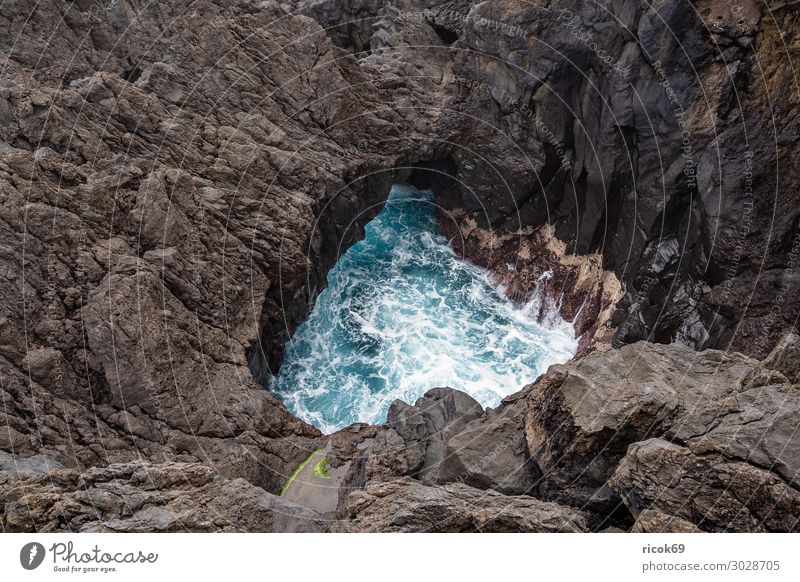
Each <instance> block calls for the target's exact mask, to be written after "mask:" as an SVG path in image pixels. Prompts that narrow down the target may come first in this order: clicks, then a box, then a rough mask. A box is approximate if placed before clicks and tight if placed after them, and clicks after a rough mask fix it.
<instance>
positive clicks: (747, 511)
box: [611, 439, 800, 532]
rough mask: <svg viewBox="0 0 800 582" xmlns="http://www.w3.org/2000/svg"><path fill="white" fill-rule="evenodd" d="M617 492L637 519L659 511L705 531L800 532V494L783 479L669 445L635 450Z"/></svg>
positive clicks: (615, 480)
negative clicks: (642, 515) (649, 511)
mask: <svg viewBox="0 0 800 582" xmlns="http://www.w3.org/2000/svg"><path fill="white" fill-rule="evenodd" d="M611 487H613V488H614V490H616V491H618V492H619V493H620V495H622V497H623V499H624V500H625V503H626V505H627V506H628V507H629V508H630V509H631V511H632V513H633V514H634V515H635V516H641V514H642V512H644V511H645V510H656V511H659V512H661V513H665V514H667V515H670V516H674V517H677V518H681V519H683V520H686V521H688V522H690V523H693V524H696V526H697V527H698V528H700V529H701V530H703V531H741V532H748V531H749V532H758V531H782V532H792V531H800V492H798V491H797V490H796V489H794V488H793V487H791V486H789V485H788V484H787V483H786V482H785V481H783V480H782V479H781V478H780V477H778V476H777V475H775V474H774V473H770V472H768V471H765V470H763V469H759V468H757V467H755V466H753V465H750V464H747V463H742V462H739V461H730V460H728V459H726V458H725V457H724V456H722V455H720V454H719V453H706V454H695V453H693V452H692V451H691V450H690V449H688V448H686V447H682V446H680V445H677V444H674V443H669V442H667V441H665V440H663V439H650V440H646V441H644V442H640V443H636V444H634V445H631V447H630V449H629V452H628V454H627V455H626V456H625V458H624V459H623V460H622V461H621V462H620V464H619V467H618V468H617V470H616V472H615V473H614V476H613V477H612V479H611Z"/></svg>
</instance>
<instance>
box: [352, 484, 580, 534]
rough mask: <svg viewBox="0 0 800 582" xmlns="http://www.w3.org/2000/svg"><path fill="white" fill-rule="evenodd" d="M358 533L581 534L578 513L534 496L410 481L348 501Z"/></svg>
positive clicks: (375, 486)
mask: <svg viewBox="0 0 800 582" xmlns="http://www.w3.org/2000/svg"><path fill="white" fill-rule="evenodd" d="M347 511H348V514H347V517H348V521H347V522H344V523H341V524H340V526H339V527H341V528H343V529H344V530H345V531H357V532H470V531H473V532H474V531H477V532H581V531H586V516H585V514H583V513H582V512H580V511H577V510H574V509H570V508H565V507H562V506H559V505H557V504H555V503H548V502H545V501H540V500H538V499H534V498H532V497H525V496H518V497H508V496H505V495H501V494H500V493H497V492H495V491H480V490H478V489H474V488H472V487H469V486H467V485H464V484H461V483H452V484H449V485H443V486H427V485H423V484H421V483H419V482H417V481H414V480H411V479H401V480H398V481H394V482H389V483H372V484H370V485H369V486H368V487H367V488H366V489H365V490H363V491H355V492H353V493H351V494H350V495H349V496H348V498H347Z"/></svg>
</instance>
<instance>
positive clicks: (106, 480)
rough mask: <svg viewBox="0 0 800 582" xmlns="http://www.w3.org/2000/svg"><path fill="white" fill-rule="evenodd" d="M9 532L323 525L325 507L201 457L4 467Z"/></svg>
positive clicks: (1, 519) (316, 528)
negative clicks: (8, 471) (229, 474)
mask: <svg viewBox="0 0 800 582" xmlns="http://www.w3.org/2000/svg"><path fill="white" fill-rule="evenodd" d="M0 485H2V487H0V523H2V526H3V530H4V531H10V532H245V531H249V532H256V531H260V532H321V531H326V530H327V529H328V526H327V524H326V522H325V520H324V519H323V518H322V517H321V516H320V515H319V514H316V513H314V512H313V511H310V510H308V509H305V508H303V507H300V506H298V505H294V504H292V503H289V502H287V501H285V500H283V499H282V498H280V497H278V496H276V495H272V494H270V493H267V492H266V491H264V490H263V489H260V488H258V487H255V486H253V485H251V484H250V483H249V482H247V481H245V480H244V479H234V480H227V479H224V478H223V477H221V476H220V475H218V474H216V473H215V472H214V471H213V470H212V469H210V468H208V467H205V466H203V465H200V464H197V463H161V464H155V465H154V464H150V463H147V462H134V463H126V464H115V465H109V466H108V467H105V468H102V469H90V470H89V471H87V472H85V473H83V474H81V473H79V472H77V471H73V470H55V471H51V472H49V473H47V474H43V475H27V476H20V477H12V478H9V477H6V476H4V475H3V474H2V473H0Z"/></svg>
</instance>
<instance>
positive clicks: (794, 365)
mask: <svg viewBox="0 0 800 582" xmlns="http://www.w3.org/2000/svg"><path fill="white" fill-rule="evenodd" d="M763 363H764V367H766V368H768V369H770V370H775V371H776V372H780V373H781V374H783V375H784V376H785V377H786V378H787V379H788V380H789V382H790V383H791V384H798V383H800V336H798V335H797V334H795V333H790V334H786V336H785V337H784V338H783V339H782V340H781V341H780V342H778V344H777V345H776V346H775V347H774V348H773V349H772V351H771V352H770V353H769V355H767V357H766V358H765V359H764V362H763Z"/></svg>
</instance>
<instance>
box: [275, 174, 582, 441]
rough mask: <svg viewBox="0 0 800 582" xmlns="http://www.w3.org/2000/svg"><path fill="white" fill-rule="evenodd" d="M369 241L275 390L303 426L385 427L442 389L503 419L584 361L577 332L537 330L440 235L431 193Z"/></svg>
mask: <svg viewBox="0 0 800 582" xmlns="http://www.w3.org/2000/svg"><path fill="white" fill-rule="evenodd" d="M365 231H366V232H365V237H364V239H363V240H362V241H360V242H358V243H356V244H355V245H353V246H352V247H351V248H350V249H349V250H348V251H347V252H346V253H344V254H343V255H342V257H341V258H340V259H339V261H338V262H337V263H336V265H335V266H334V268H333V269H332V270H331V272H330V273H329V275H328V287H327V289H325V290H324V291H323V292H322V293H321V294H320V296H319V297H318V298H317V302H316V306H315V307H314V310H313V311H312V313H311V315H310V316H309V318H308V320H306V322H305V323H303V324H302V325H301V326H300V327H299V328H298V329H297V331H296V332H295V334H294V336H293V337H292V339H291V340H290V342H289V343H288V344H287V346H286V353H285V357H284V361H283V363H282V365H281V369H280V372H279V373H278V375H277V376H276V377H273V378H272V379H271V381H270V389H271V390H272V391H273V392H274V393H275V394H276V395H277V396H278V397H279V398H281V399H282V400H283V402H284V403H285V404H286V406H287V407H288V408H289V410H291V411H292V412H293V413H294V414H296V415H297V416H299V417H300V418H302V419H303V420H305V421H307V422H309V423H311V424H314V425H316V426H317V427H319V428H320V429H321V430H323V431H324V432H326V433H330V432H334V431H335V430H337V429H340V428H343V427H345V426H347V425H349V424H352V423H354V422H368V423H380V422H384V421H385V420H386V412H387V410H388V409H389V406H390V405H391V403H392V402H393V401H394V400H395V399H400V400H403V401H405V402H408V403H411V404H413V403H414V401H415V400H416V399H417V398H419V397H420V396H422V395H423V394H424V393H425V392H426V391H427V390H429V389H431V388H434V387H437V386H449V387H451V388H457V389H459V390H463V391H464V392H467V393H468V394H470V395H471V396H472V397H473V398H475V399H476V400H477V401H478V402H480V403H481V404H482V405H483V406H490V407H494V406H497V405H498V404H499V402H500V400H501V399H502V398H503V397H505V396H507V395H509V394H512V393H513V392H516V391H518V390H519V389H520V388H522V387H523V386H525V385H526V384H528V383H530V382H532V381H533V380H535V379H536V378H537V377H538V376H539V375H540V374H541V373H543V372H544V371H545V370H546V369H547V367H548V366H550V365H551V364H554V363H560V362H565V361H567V360H569V359H570V358H571V357H572V356H573V355H574V354H575V350H576V349H577V340H576V339H575V337H574V333H573V329H572V327H571V326H570V325H569V324H568V323H566V322H564V321H563V320H561V319H560V317H555V318H553V317H550V318H548V324H547V325H542V324H540V323H538V322H537V320H536V318H535V317H534V312H535V309H534V308H533V306H531V305H520V304H516V303H514V302H512V301H510V300H509V299H507V298H506V297H505V295H504V294H503V293H502V290H500V289H498V288H496V286H495V285H493V284H492V282H491V280H490V277H489V273H488V272H487V271H485V270H484V269H481V268H479V267H477V266H475V265H473V264H471V263H469V262H467V261H465V260H463V259H461V258H459V257H458V256H457V255H456V253H455V252H454V251H453V249H452V248H451V247H450V245H449V244H448V241H447V240H446V239H445V238H444V237H442V236H440V235H438V234H437V228H436V217H435V209H434V202H433V195H432V193H431V192H429V191H420V190H416V189H415V188H413V187H411V186H406V185H395V186H394V187H393V188H392V191H391V194H390V196H389V199H388V202H387V203H386V205H385V207H384V208H383V210H382V211H381V212H380V214H379V215H378V216H377V217H376V218H375V219H374V220H373V221H372V222H370V223H369V224H368V225H367V226H366V228H365Z"/></svg>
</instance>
